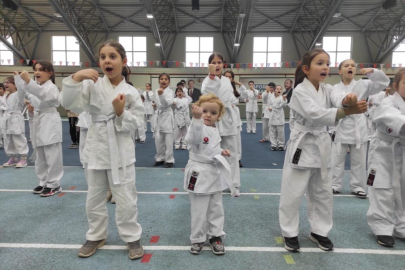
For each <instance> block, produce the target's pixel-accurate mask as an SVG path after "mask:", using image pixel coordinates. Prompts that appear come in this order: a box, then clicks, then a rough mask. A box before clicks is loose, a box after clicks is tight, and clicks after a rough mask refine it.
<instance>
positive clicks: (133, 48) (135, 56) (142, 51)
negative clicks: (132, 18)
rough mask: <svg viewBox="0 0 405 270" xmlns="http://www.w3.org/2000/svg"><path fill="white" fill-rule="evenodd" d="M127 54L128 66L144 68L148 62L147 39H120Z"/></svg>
mask: <svg viewBox="0 0 405 270" xmlns="http://www.w3.org/2000/svg"><path fill="white" fill-rule="evenodd" d="M118 40H119V42H120V43H121V45H122V46H124V49H125V51H126V52H127V59H128V66H134V67H137V66H138V63H139V66H140V67H144V66H146V65H145V62H146V37H119V39H118Z"/></svg>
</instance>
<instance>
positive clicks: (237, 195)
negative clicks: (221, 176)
mask: <svg viewBox="0 0 405 270" xmlns="http://www.w3.org/2000/svg"><path fill="white" fill-rule="evenodd" d="M235 189H236V193H235V197H239V196H240V191H239V188H238V187H237V188H235Z"/></svg>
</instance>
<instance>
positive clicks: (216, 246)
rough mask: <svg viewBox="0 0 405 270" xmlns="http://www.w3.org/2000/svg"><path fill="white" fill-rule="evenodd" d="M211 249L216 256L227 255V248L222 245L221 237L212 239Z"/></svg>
mask: <svg viewBox="0 0 405 270" xmlns="http://www.w3.org/2000/svg"><path fill="white" fill-rule="evenodd" d="M210 247H211V250H212V252H214V254H215V255H224V254H225V246H224V243H222V239H221V237H214V238H211V239H210Z"/></svg>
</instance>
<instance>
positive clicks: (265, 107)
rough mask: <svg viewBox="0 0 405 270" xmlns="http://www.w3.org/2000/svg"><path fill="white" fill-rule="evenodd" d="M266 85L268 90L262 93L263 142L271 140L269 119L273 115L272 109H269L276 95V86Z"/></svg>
mask: <svg viewBox="0 0 405 270" xmlns="http://www.w3.org/2000/svg"><path fill="white" fill-rule="evenodd" d="M270 84H271V83H269V85H266V91H264V92H263V94H262V127H263V139H261V140H260V142H261V143H263V142H268V141H270V132H269V131H270V126H269V119H270V117H271V114H272V111H270V110H269V108H270V107H269V105H271V102H272V101H271V99H272V98H273V97H274V95H273V93H274V87H273V85H271V86H270Z"/></svg>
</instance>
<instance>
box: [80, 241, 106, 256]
mask: <svg viewBox="0 0 405 270" xmlns="http://www.w3.org/2000/svg"><path fill="white" fill-rule="evenodd" d="M105 242H106V240H105V239H103V240H99V241H89V240H87V241H86V243H84V245H83V246H82V247H81V248H80V250H79V254H78V255H79V257H82V258H88V257H90V256H91V255H93V254H94V253H96V251H97V249H99V248H101V247H102V246H104V244H105Z"/></svg>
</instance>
